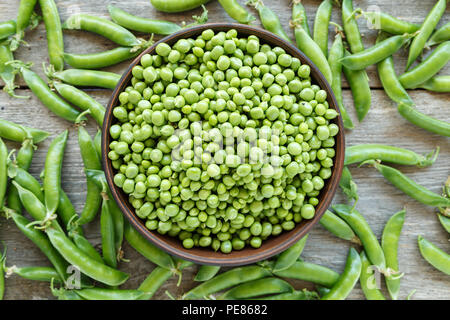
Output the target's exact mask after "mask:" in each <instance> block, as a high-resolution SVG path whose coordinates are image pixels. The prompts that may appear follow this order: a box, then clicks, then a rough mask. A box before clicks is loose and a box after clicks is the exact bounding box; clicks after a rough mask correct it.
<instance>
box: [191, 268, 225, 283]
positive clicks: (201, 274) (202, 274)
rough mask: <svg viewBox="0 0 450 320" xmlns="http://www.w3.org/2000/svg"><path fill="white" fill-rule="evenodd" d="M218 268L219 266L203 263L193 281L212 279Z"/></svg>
mask: <svg viewBox="0 0 450 320" xmlns="http://www.w3.org/2000/svg"><path fill="white" fill-rule="evenodd" d="M219 270H220V266H208V265H203V266H200V268H199V269H198V272H197V274H196V275H195V278H194V281H200V282H202V281H208V280H210V279H212V278H213V277H214V276H215V275H216V274H217V273H218V272H219Z"/></svg>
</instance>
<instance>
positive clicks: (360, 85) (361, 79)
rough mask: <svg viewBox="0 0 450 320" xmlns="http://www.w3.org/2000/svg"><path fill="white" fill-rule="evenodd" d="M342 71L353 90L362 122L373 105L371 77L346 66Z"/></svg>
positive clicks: (357, 112) (362, 71) (356, 107)
mask: <svg viewBox="0 0 450 320" xmlns="http://www.w3.org/2000/svg"><path fill="white" fill-rule="evenodd" d="M345 55H349V52H348V51H346V53H345ZM342 70H343V71H344V75H345V77H346V78H347V81H348V84H349V85H350V89H351V90H352V96H353V104H354V106H355V110H356V115H357V116H358V120H359V121H362V120H363V119H364V117H365V116H366V114H367V112H369V109H370V104H371V93H370V85H369V77H368V76H367V73H366V71H365V70H350V69H347V68H346V67H345V66H342Z"/></svg>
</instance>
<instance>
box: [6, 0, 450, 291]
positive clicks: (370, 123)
mask: <svg viewBox="0 0 450 320" xmlns="http://www.w3.org/2000/svg"><path fill="white" fill-rule="evenodd" d="M239 1H240V2H241V3H244V1H243V0H239ZM56 2H57V5H58V9H59V11H60V14H61V19H63V20H65V19H66V18H67V17H68V16H69V15H70V14H72V13H78V12H82V13H90V14H95V15H98V16H104V17H107V4H109V3H111V4H114V5H117V6H118V7H121V8H123V9H127V10H128V11H129V12H131V13H133V14H136V15H140V16H145V17H152V18H157V19H166V20H170V21H174V22H179V21H182V20H185V21H187V22H189V21H190V16H191V15H193V14H199V13H200V12H201V10H199V9H196V10H192V11H190V12H186V13H179V14H165V13H160V12H157V11H156V10H155V9H153V8H152V7H151V5H150V4H149V1H144V0H140V1H139V0H130V1H127V5H126V6H125V5H124V2H123V1H106V0H97V1H88V0H73V1H56ZM18 3H19V2H18V1H15V0H4V1H1V2H0V21H3V20H8V19H11V18H13V17H15V16H16V13H17V8H18ZM265 3H266V5H268V6H270V7H271V8H272V9H273V10H274V11H275V12H276V13H277V14H278V15H279V17H280V19H281V21H283V22H286V23H285V24H284V26H285V27H286V30H287V25H288V24H287V21H288V20H289V19H290V15H291V7H290V1H289V0H278V1H269V0H266V1H265ZM303 3H304V5H305V7H306V11H307V14H308V22H309V25H310V27H311V28H312V24H313V20H314V14H315V10H316V8H317V6H318V1H316V0H304V1H303ZM433 4H434V1H433V0H426V1H408V0H399V1H388V0H377V1H356V0H355V7H357V6H360V7H361V8H363V9H365V10H367V9H368V7H369V6H374V5H376V6H377V7H378V8H380V9H381V10H382V11H384V12H388V13H390V14H392V15H395V16H399V17H401V18H403V19H406V20H408V21H411V22H416V23H420V22H421V21H422V20H423V19H424V17H425V16H426V14H427V12H428V10H429V9H430V8H431V7H432V6H433ZM207 8H208V10H209V17H210V22H227V21H228V22H232V20H231V18H229V17H228V16H227V15H226V13H225V12H224V11H223V9H222V8H221V7H220V5H219V3H218V2H217V1H211V3H209V4H208V5H207ZM250 10H252V9H250ZM253 12H254V11H253ZM448 13H449V9H447V11H446V14H445V15H444V18H443V19H442V21H441V22H440V23H439V25H443V24H444V23H445V22H447V21H448V20H449V14H448ZM254 14H255V15H256V12H254ZM332 20H333V21H335V22H338V23H340V22H341V19H340V10H339V9H338V8H334V10H333V15H332ZM256 24H257V25H259V22H257V23H256ZM359 24H360V28H361V31H362V33H363V34H364V38H363V39H364V44H365V45H366V46H370V45H372V44H373V43H374V39H375V36H376V32H375V31H373V30H369V29H368V28H367V26H366V24H365V22H364V19H361V20H359ZM332 33H333V30H332V28H330V35H331V34H332ZM64 35H65V37H64V42H65V47H66V51H67V52H78V53H84V52H94V51H100V50H105V49H110V48H113V47H114V45H113V44H111V43H110V42H109V41H108V40H105V39H102V38H101V37H99V36H96V35H93V34H89V33H86V32H79V31H78V32H77V31H71V32H66V31H65V32H64ZM331 38H332V37H331V36H330V44H331ZM25 40H26V41H27V42H28V43H29V47H22V48H20V49H19V50H18V52H17V53H16V58H18V59H21V60H24V61H33V62H34V63H35V67H34V70H36V71H38V72H39V73H40V74H41V75H43V73H42V68H41V64H42V62H46V61H48V58H47V51H46V41H45V28H44V26H43V24H42V23H41V24H40V25H39V27H38V28H36V29H35V30H32V31H30V32H28V33H27V35H26V38H25ZM395 61H396V68H397V72H398V73H400V72H401V71H402V69H403V68H404V65H405V61H406V54H405V52H404V51H403V52H400V53H398V54H397V55H396V56H395ZM126 65H127V63H123V64H121V65H118V66H114V67H111V68H108V69H107V70H110V71H115V72H119V73H121V72H122V71H123V70H124V68H125V66H126ZM449 71H450V67H449V66H446V68H445V69H444V70H442V72H441V73H442V74H448V73H449ZM368 74H369V78H370V83H371V87H372V88H373V90H372V108H371V110H370V112H369V114H368V116H367V117H366V119H365V120H364V121H363V123H358V122H357V120H356V115H355V113H354V110H353V108H352V99H351V94H350V92H349V91H348V90H344V101H345V103H346V105H347V109H349V111H350V115H351V117H352V119H353V120H354V122H355V124H356V128H355V130H353V131H351V132H346V142H347V145H348V146H349V145H355V144H361V143H385V144H392V145H395V146H399V147H404V148H409V149H412V150H414V151H416V152H419V153H428V152H429V151H431V150H432V149H433V148H435V147H437V146H439V147H440V148H441V153H440V155H439V157H438V160H437V161H436V163H435V164H434V165H433V166H431V167H428V168H423V169H418V168H413V167H398V168H399V169H401V170H402V171H403V172H404V173H406V174H407V175H408V176H410V177H411V178H413V179H415V180H416V181H417V182H418V183H420V184H422V185H423V186H425V187H427V188H429V189H430V190H433V191H434V192H440V190H441V187H442V184H443V183H444V181H445V180H446V179H447V177H448V176H449V174H450V161H448V159H450V140H449V139H448V138H445V137H440V136H437V135H434V134H431V133H429V132H426V131H424V130H422V129H419V128H416V127H414V126H413V125H411V124H409V123H407V122H406V121H405V120H404V119H403V118H401V116H400V115H399V114H398V113H397V111H396V109H395V105H394V104H393V103H392V102H391V101H390V100H389V98H388V97H387V96H386V95H385V93H384V92H383V90H380V89H379V88H380V87H381V85H380V82H379V79H378V76H377V75H376V70H375V68H374V67H370V68H369V69H368ZM20 81H21V82H20V83H21V85H22V86H23V90H18V93H19V94H25V95H31V92H30V91H29V90H28V89H27V88H26V87H25V85H24V83H23V82H22V80H20ZM0 86H2V84H0ZM87 91H88V93H89V94H91V95H92V96H93V97H94V98H95V99H97V100H98V101H99V102H101V103H103V104H106V102H107V100H108V98H109V95H110V93H111V92H110V91H108V90H87ZM410 94H411V96H412V97H413V99H414V101H415V102H416V104H417V105H418V108H419V109H420V110H421V111H423V112H425V113H427V114H429V115H431V116H434V117H437V118H440V119H442V120H445V121H450V112H449V102H450V97H449V95H448V94H436V93H430V92H426V91H424V90H415V91H411V92H410ZM0 118H3V119H8V120H11V121H15V122H17V123H21V124H26V125H29V126H33V127H36V128H40V129H44V130H47V131H49V132H51V137H55V136H56V135H57V134H58V133H60V132H61V131H62V130H64V129H66V128H69V130H70V135H69V142H68V145H67V151H66V155H65V158H64V168H63V187H64V189H65V190H66V191H67V193H68V195H69V197H70V198H71V200H72V201H73V203H74V205H75V207H76V209H77V211H78V212H80V211H81V209H82V208H83V203H84V199H85V196H86V185H85V177H84V174H83V166H82V162H81V158H80V155H79V149H78V144H77V137H76V129H75V128H74V127H73V126H72V125H71V124H70V123H68V122H66V121H64V120H62V119H59V118H57V117H56V116H55V115H53V114H52V113H51V112H50V111H48V110H47V109H46V108H45V107H44V106H43V105H42V104H41V103H40V102H39V101H38V100H37V99H36V98H35V97H34V96H32V97H31V99H30V100H17V99H12V98H10V97H9V96H8V95H7V94H6V93H4V92H1V93H0ZM87 129H88V131H89V132H90V133H91V134H92V135H94V134H95V132H96V130H97V128H96V126H95V124H94V122H93V121H90V122H89V123H88V125H87ZM49 144H50V139H48V140H47V141H44V142H43V143H41V144H40V145H39V149H38V150H37V151H36V153H35V156H34V159H33V164H32V166H31V169H30V172H31V173H32V174H33V175H34V176H36V177H38V176H39V173H40V171H41V170H42V168H43V163H44V159H45V155H46V151H47V148H48V146H49ZM7 146H8V148H10V149H11V148H16V149H17V148H19V147H20V145H19V144H16V143H10V142H8V143H7ZM351 171H352V174H353V176H354V179H355V181H356V182H357V183H358V187H359V194H360V197H361V199H360V201H359V203H358V205H357V208H358V209H359V211H360V212H362V213H363V215H364V216H365V217H366V219H367V221H368V222H369V224H370V226H371V227H372V229H373V230H374V232H375V234H376V235H377V236H378V237H380V236H381V233H382V230H383V227H384V225H385V223H386V221H387V220H388V219H389V217H390V216H391V215H392V214H393V213H395V212H397V211H399V210H401V208H402V207H406V210H407V215H406V221H405V225H404V228H403V233H402V236H401V239H400V249H399V261H400V268H401V271H402V272H404V273H405V276H404V277H403V278H402V285H401V292H400V298H401V299H404V298H406V296H407V295H408V294H409V292H411V290H413V289H417V292H416V294H415V295H414V297H413V298H414V299H450V277H448V276H445V275H444V274H443V273H441V272H439V271H437V270H435V269H434V268H433V267H432V266H430V265H429V264H428V263H427V262H426V261H425V260H424V259H423V258H422V257H421V256H420V253H419V250H418V247H417V236H418V235H419V234H420V235H424V236H425V237H426V238H427V239H429V240H431V241H433V242H434V243H435V244H436V245H438V246H439V247H441V248H442V249H443V250H444V251H447V252H449V251H450V246H449V243H448V238H449V236H448V234H447V233H446V232H445V231H444V229H443V228H442V227H441V226H440V224H439V222H438V220H437V218H436V216H435V213H434V209H433V208H430V207H427V206H424V205H422V204H420V203H417V202H416V201H414V200H412V199H410V198H408V197H406V196H405V195H404V194H402V193H401V192H400V191H398V190H397V189H395V188H394V187H393V186H391V185H390V184H389V183H387V182H386V181H385V180H384V179H383V178H382V177H381V176H380V174H378V172H377V171H376V170H375V169H373V168H369V167H361V168H357V167H356V166H352V167H351ZM342 201H344V198H343V196H342V194H340V193H338V194H337V195H336V197H335V200H334V202H335V203H337V202H342ZM85 231H86V235H87V237H88V239H89V240H91V241H92V243H93V244H94V245H96V246H97V247H99V245H100V242H101V239H100V234H99V221H98V219H97V220H95V221H94V222H93V223H91V224H89V225H88V226H86V228H85ZM0 241H4V242H5V243H6V245H7V246H8V265H18V266H44V265H48V262H47V260H46V258H45V256H44V255H43V254H42V253H40V252H39V250H38V249H37V248H36V247H35V246H34V245H33V243H31V242H30V241H29V240H28V239H26V238H25V237H24V236H23V235H22V234H21V233H20V231H18V229H17V228H16V227H15V225H14V224H13V223H12V222H11V221H6V220H5V219H3V218H1V219H0ZM348 248H349V244H348V243H347V242H345V241H341V240H339V239H337V238H335V237H333V236H332V235H331V234H329V233H328V232H327V231H326V230H324V229H323V228H322V227H321V226H316V227H314V229H313V230H312V231H311V233H310V238H309V239H308V243H307V245H306V248H305V251H304V253H303V258H304V259H305V260H306V261H310V262H314V263H319V264H322V265H325V266H328V267H330V268H333V269H334V270H336V271H338V272H342V270H343V267H344V264H345V259H346V255H347V252H348ZM124 251H125V256H126V258H128V259H130V262H128V263H121V264H120V268H121V269H122V270H124V271H126V272H129V273H130V274H131V277H130V280H129V281H128V282H127V283H126V284H125V285H124V286H123V287H124V288H136V287H137V286H139V284H140V282H141V281H143V280H144V279H145V277H146V276H147V275H148V273H149V272H150V271H151V270H152V269H153V268H154V265H152V264H151V263H150V262H148V261H146V260H145V259H144V258H143V257H142V256H140V255H139V254H138V253H137V252H135V251H134V250H133V249H132V248H131V247H129V246H128V245H127V244H125V246H124ZM195 272H196V267H190V268H188V269H186V270H185V272H184V275H183V281H182V283H181V285H180V287H177V286H176V283H177V280H178V279H176V278H175V277H174V278H172V279H170V280H169V281H168V282H167V283H166V284H165V285H164V286H163V287H162V288H161V290H159V291H158V292H157V294H156V295H155V298H156V299H168V297H167V296H166V295H165V294H164V292H165V290H168V291H170V292H171V293H172V294H173V295H175V296H180V295H181V294H182V293H183V292H185V291H187V290H189V289H190V288H191V287H193V286H194V285H195V283H194V282H193V281H192V279H193V276H194V274H195ZM292 283H293V284H294V285H295V287H296V288H304V287H307V288H310V289H312V288H313V286H312V285H311V284H308V283H304V282H301V281H292ZM383 292H384V293H385V294H386V295H387V292H386V290H385V288H384V284H383ZM350 298H351V299H363V298H364V296H363V294H362V291H361V289H360V287H359V285H357V287H356V288H355V290H354V291H353V292H352V294H351V295H350ZM5 299H53V296H52V295H51V293H50V290H49V286H48V284H46V283H38V282H31V281H27V280H23V279H21V278H19V277H17V276H11V277H10V278H8V279H7V280H6V295H5Z"/></svg>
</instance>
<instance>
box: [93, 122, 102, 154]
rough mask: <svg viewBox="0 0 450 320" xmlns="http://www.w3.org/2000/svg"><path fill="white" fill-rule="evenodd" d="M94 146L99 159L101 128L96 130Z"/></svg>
mask: <svg viewBox="0 0 450 320" xmlns="http://www.w3.org/2000/svg"><path fill="white" fill-rule="evenodd" d="M94 146H95V151H96V152H97V155H98V157H99V159H101V158H102V130H100V129H99V130H97V133H96V134H95V137H94Z"/></svg>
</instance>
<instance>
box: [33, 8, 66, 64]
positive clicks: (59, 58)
mask: <svg viewBox="0 0 450 320" xmlns="http://www.w3.org/2000/svg"><path fill="white" fill-rule="evenodd" d="M39 4H40V6H41V10H42V17H43V18H44V24H45V30H46V33H47V46H48V55H49V58H50V64H52V65H53V66H54V67H55V69H56V70H58V71H59V70H62V69H64V59H63V53H64V41H63V32H62V28H61V20H60V18H59V13H58V8H57V6H56V4H55V1H54V0H39Z"/></svg>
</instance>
